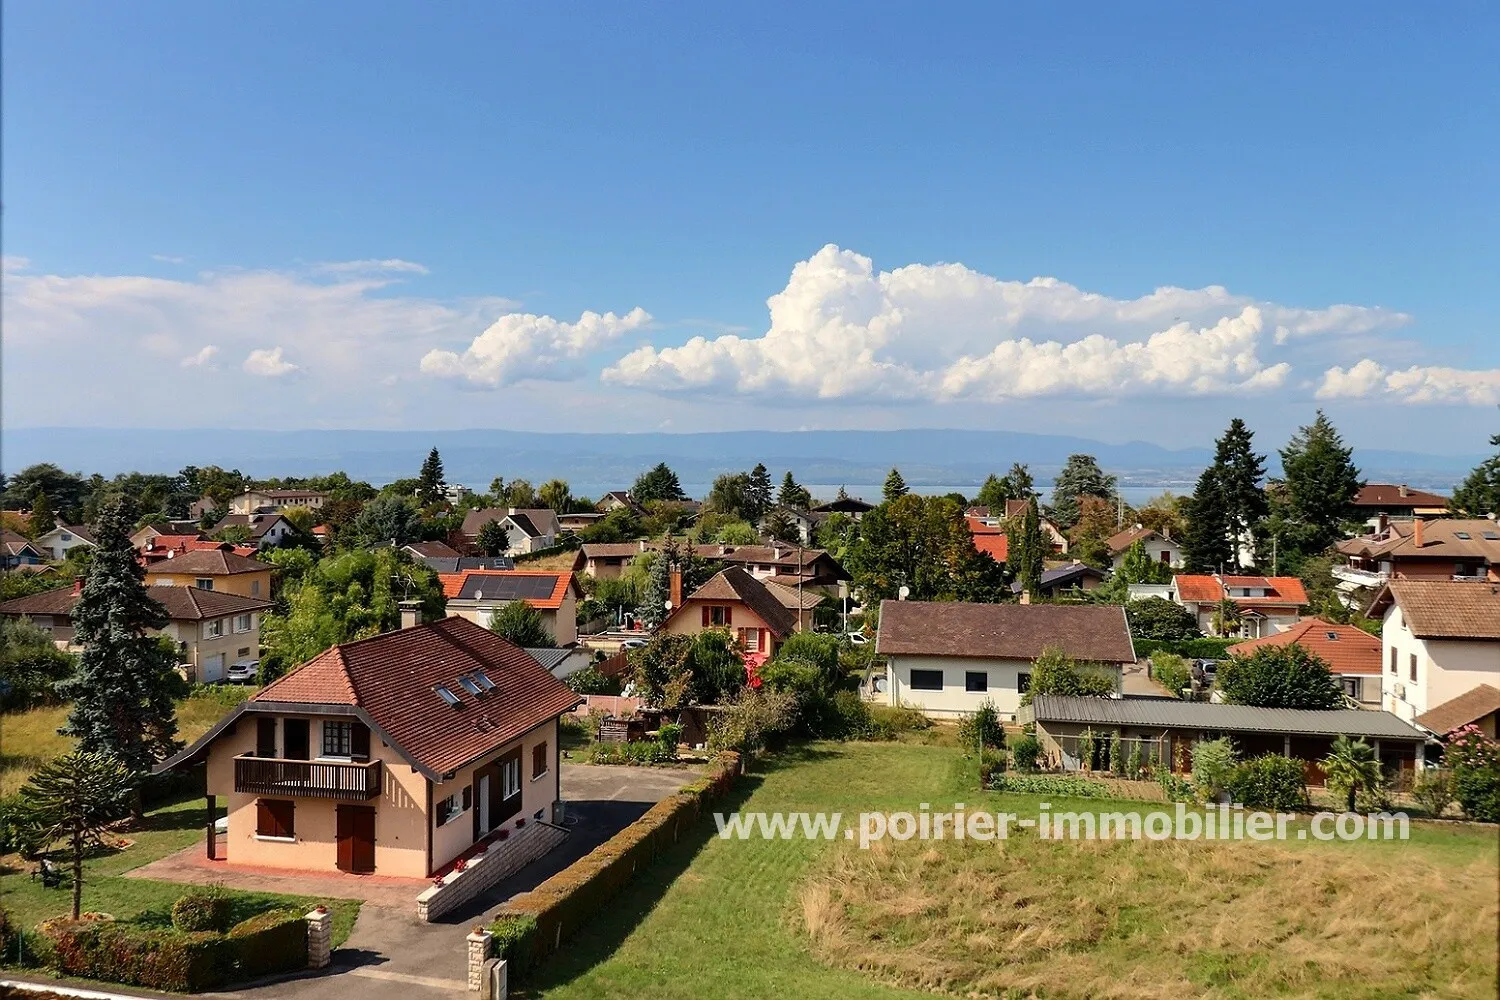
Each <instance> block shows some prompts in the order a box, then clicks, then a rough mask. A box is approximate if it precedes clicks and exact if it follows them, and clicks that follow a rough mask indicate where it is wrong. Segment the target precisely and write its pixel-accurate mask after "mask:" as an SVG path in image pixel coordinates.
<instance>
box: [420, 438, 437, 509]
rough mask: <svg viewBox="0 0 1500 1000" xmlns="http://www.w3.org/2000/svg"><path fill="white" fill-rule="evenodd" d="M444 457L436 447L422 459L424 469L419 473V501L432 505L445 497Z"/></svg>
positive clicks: (426, 505)
mask: <svg viewBox="0 0 1500 1000" xmlns="http://www.w3.org/2000/svg"><path fill="white" fill-rule="evenodd" d="M443 485H444V483H443V457H442V456H441V455H439V454H438V450H437V449H436V448H434V449H432V450H431V451H429V452H428V453H427V457H426V458H425V459H423V460H422V471H421V472H420V473H419V474H418V475H417V503H419V504H420V505H422V506H423V507H431V506H433V505H434V504H437V503H439V502H441V501H442V499H443Z"/></svg>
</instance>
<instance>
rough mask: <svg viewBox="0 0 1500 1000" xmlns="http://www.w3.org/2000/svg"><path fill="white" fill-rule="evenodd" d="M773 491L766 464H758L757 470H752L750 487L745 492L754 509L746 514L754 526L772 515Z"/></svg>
mask: <svg viewBox="0 0 1500 1000" xmlns="http://www.w3.org/2000/svg"><path fill="white" fill-rule="evenodd" d="M771 489H772V487H771V474H770V473H769V472H768V471H766V467H765V464H764V463H762V462H757V463H756V465H755V468H753V469H751V470H750V485H749V487H748V488H747V489H746V490H745V499H746V501H748V502H749V504H750V506H751V508H752V509H751V510H747V511H746V512H745V514H746V516H747V517H748V518H749V520H750V522H751V523H752V524H754V523H758V522H759V521H760V519H761V518H763V517H765V516H766V515H767V514H768V513H770V511H771V504H772V499H771V498H772V492H771Z"/></svg>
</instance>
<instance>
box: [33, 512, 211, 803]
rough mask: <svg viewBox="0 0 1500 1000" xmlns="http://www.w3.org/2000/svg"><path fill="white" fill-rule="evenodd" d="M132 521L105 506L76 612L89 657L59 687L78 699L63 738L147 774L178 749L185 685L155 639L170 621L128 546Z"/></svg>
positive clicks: (77, 632) (77, 638)
mask: <svg viewBox="0 0 1500 1000" xmlns="http://www.w3.org/2000/svg"><path fill="white" fill-rule="evenodd" d="M134 520H135V518H134V516H133V511H132V510H131V505H130V502H129V501H128V500H126V499H125V498H123V497H114V498H111V499H109V500H107V501H105V502H104V503H103V504H102V505H101V506H100V508H99V516H98V518H97V520H96V521H95V523H94V558H93V562H92V563H91V564H90V566H89V575H88V580H87V581H86V582H85V583H84V585H83V593H82V595H81V596H80V597H79V599H78V603H77V605H76V606H75V607H74V609H73V641H74V642H76V643H78V644H79V645H80V646H82V647H83V653H82V654H81V655H80V656H79V658H78V670H77V671H76V672H75V673H74V674H73V676H72V677H71V678H69V679H68V680H66V681H62V682H61V683H59V684H58V686H57V690H58V693H59V694H60V695H62V697H64V698H68V699H71V700H72V701H73V711H72V713H71V714H70V715H69V716H68V722H67V725H65V726H64V727H63V728H62V730H61V732H62V733H63V734H65V735H69V736H76V737H77V738H78V742H79V746H80V747H81V748H82V749H83V750H85V751H87V752H104V753H111V754H114V755H115V756H116V757H118V758H119V759H120V760H121V762H123V763H124V764H125V766H126V767H127V768H129V769H130V770H131V771H132V772H135V773H137V774H143V773H145V772H146V771H147V770H149V769H150V767H151V765H152V764H154V763H156V762H157V761H159V760H161V759H163V758H164V757H166V756H168V755H169V754H171V753H172V752H173V751H175V750H176V749H177V748H178V747H179V746H180V744H179V743H178V741H177V739H176V736H177V718H176V715H175V713H174V711H173V704H172V695H173V692H174V691H175V690H176V689H177V688H178V687H179V685H180V684H181V681H180V680H179V679H178V677H177V674H176V671H175V670H174V667H175V666H176V657H175V656H174V655H173V653H172V649H171V647H170V646H169V645H167V644H165V643H164V642H163V640H162V639H161V638H160V637H159V636H156V635H152V634H151V631H152V630H153V629H160V628H165V627H166V625H167V622H168V620H169V619H168V618H167V612H166V610H165V609H164V608H163V607H162V606H161V605H160V604H158V603H156V601H154V600H152V599H151V596H150V594H149V593H148V592H147V590H146V571H145V570H144V569H143V568H142V567H141V564H140V563H139V562H137V561H136V557H135V549H134V548H132V547H131V544H130V529H131V525H132V524H133V523H134Z"/></svg>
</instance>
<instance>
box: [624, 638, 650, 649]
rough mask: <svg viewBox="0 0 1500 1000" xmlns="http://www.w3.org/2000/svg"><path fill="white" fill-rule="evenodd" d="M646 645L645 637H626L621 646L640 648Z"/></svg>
mask: <svg viewBox="0 0 1500 1000" xmlns="http://www.w3.org/2000/svg"><path fill="white" fill-rule="evenodd" d="M644 645H646V640H645V639H626V640H625V641H624V642H622V643H620V648H621V649H640V648H641V647H642V646H644Z"/></svg>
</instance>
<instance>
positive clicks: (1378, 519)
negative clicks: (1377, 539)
mask: <svg viewBox="0 0 1500 1000" xmlns="http://www.w3.org/2000/svg"><path fill="white" fill-rule="evenodd" d="M1390 526H1391V525H1390V521H1389V519H1387V518H1386V516H1385V512H1384V511H1382V512H1381V513H1379V514H1376V515H1375V534H1376V536H1380V535H1384V534H1385V533H1386V530H1387V529H1388V528H1389V527H1390Z"/></svg>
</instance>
